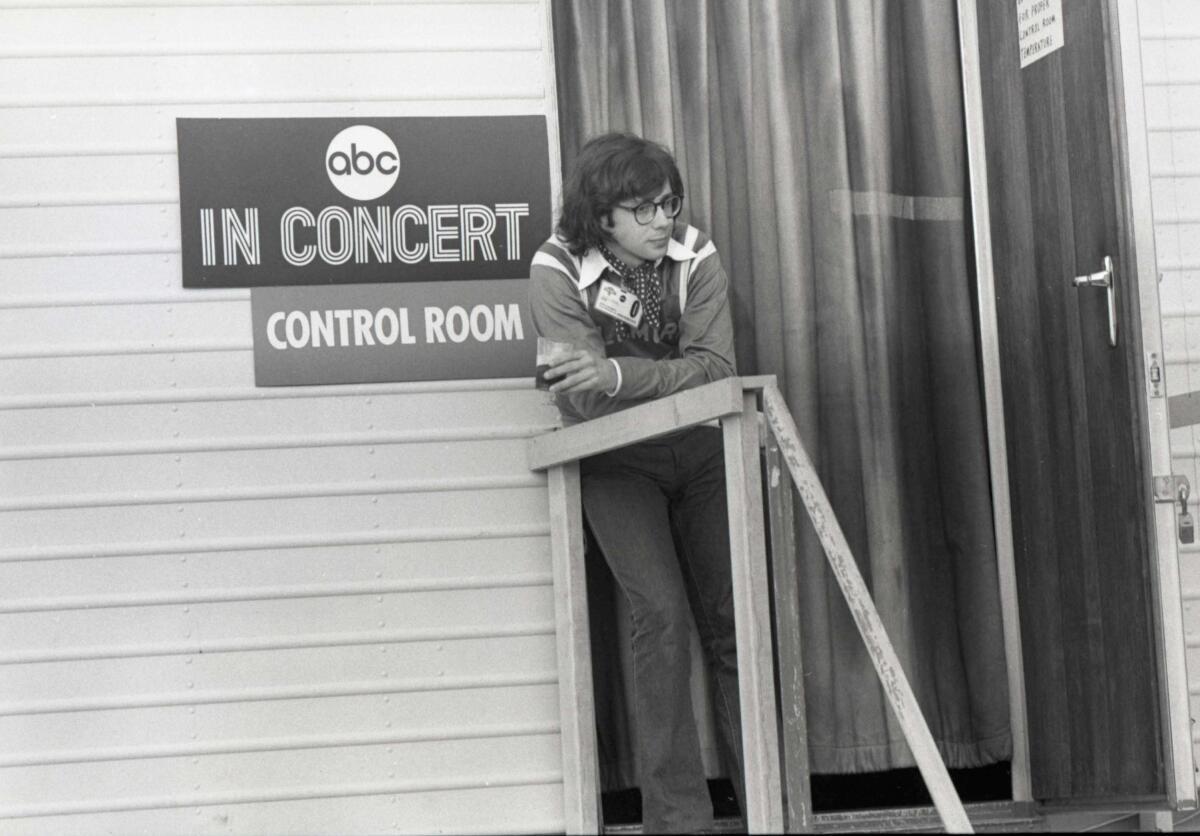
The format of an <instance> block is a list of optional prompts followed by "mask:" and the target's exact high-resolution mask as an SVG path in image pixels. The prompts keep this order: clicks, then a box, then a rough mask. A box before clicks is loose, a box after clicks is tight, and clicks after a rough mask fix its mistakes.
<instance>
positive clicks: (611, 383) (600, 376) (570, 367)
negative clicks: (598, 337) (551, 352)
mask: <svg viewBox="0 0 1200 836" xmlns="http://www.w3.org/2000/svg"><path fill="white" fill-rule="evenodd" d="M556 378H561V379H559V380H556ZM546 379H547V380H554V381H555V382H554V383H552V384H551V386H550V391H551V392H553V393H555V394H557V395H562V394H569V393H572V392H611V391H612V390H613V389H615V388H616V386H617V371H616V369H614V368H613V364H612V363H610V362H608V358H607V357H602V356H601V355H599V354H596V353H595V352H592V351H588V350H587V349H586V348H580V349H576V350H575V351H572V352H570V353H568V354H563V355H561V356H559V357H556V358H555V359H554V362H553V363H552V364H551V365H550V368H549V369H547V370H546Z"/></svg>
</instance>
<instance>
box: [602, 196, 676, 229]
mask: <svg viewBox="0 0 1200 836" xmlns="http://www.w3.org/2000/svg"><path fill="white" fill-rule="evenodd" d="M617 206H619V207H620V208H622V209H624V210H625V211H626V212H632V213H633V219H634V220H635V221H637V222H638V223H640V224H641V225H642V226H645V225H646V224H648V223H650V222H651V221H652V220H654V216H655V215H656V214H658V210H659V208H660V207H661V208H662V211H663V215H665V216H666V217H668V218H674V217H675V216H676V215H678V214H679V212H680V210H682V209H683V198H682V197H680V196H679V195H677V194H669V195H667V196H666V197H664V198H662V199H661V200H647V201H646V202H645V203H639V204H638V205H637V206H625V205H624V204H621V203H618V204H617Z"/></svg>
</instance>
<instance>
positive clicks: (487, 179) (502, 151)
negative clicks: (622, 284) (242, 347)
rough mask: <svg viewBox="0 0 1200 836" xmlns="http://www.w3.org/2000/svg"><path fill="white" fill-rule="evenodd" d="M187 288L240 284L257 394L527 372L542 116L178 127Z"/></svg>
mask: <svg viewBox="0 0 1200 836" xmlns="http://www.w3.org/2000/svg"><path fill="white" fill-rule="evenodd" d="M177 129H178V140H179V180H180V219H181V225H182V230H181V232H182V247H183V254H182V258H183V285H184V287H186V288H195V289H201V288H228V287H249V288H251V289H252V290H251V309H252V321H253V327H254V355H255V380H256V383H257V384H258V385H260V386H276V385H302V384H315V383H348V382H382V381H398V380H435V379H463V378H483V377H520V376H526V375H531V374H532V369H533V348H532V346H533V342H534V339H533V334H532V332H531V329H530V325H529V318H528V310H527V305H526V288H527V283H528V278H529V265H530V262H531V260H532V258H533V254H534V252H535V251H536V250H537V247H538V246H540V244H541V242H542V241H543V240H544V239H545V237H546V236H547V235H548V234H549V233H550V229H551V207H550V163H549V150H548V137H547V130H546V121H545V118H544V117H541V116H506V117H392V118H366V117H353V118H338V119H179V120H178V121H177Z"/></svg>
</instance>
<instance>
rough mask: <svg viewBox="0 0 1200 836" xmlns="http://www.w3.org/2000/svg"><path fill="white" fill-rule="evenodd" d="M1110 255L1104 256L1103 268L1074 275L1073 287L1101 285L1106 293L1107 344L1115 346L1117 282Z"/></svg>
mask: <svg viewBox="0 0 1200 836" xmlns="http://www.w3.org/2000/svg"><path fill="white" fill-rule="evenodd" d="M1115 269H1116V268H1115V267H1114V266H1113V260H1112V256H1108V255H1106V256H1104V269H1103V270H1099V271H1097V272H1095V273H1090V274H1088V275H1086V276H1076V277H1075V287H1102V288H1104V289H1105V292H1106V293H1107V294H1108V344H1109V345H1110V346H1112V347H1113V348H1116V347H1117V283H1116V281H1115V277H1114V276H1113V271H1114V270H1115Z"/></svg>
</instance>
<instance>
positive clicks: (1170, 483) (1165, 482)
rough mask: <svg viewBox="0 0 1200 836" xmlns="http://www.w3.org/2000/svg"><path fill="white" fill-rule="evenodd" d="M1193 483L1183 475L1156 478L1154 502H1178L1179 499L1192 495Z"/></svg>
mask: <svg viewBox="0 0 1200 836" xmlns="http://www.w3.org/2000/svg"><path fill="white" fill-rule="evenodd" d="M1191 489H1192V486H1191V483H1189V482H1188V478H1187V477H1186V476H1184V475H1183V474H1182V473H1172V474H1171V475H1170V476H1155V477H1154V501H1155V502H1178V501H1179V497H1180V496H1181V495H1182V496H1185V497H1186V496H1187V495H1188V494H1189V493H1191Z"/></svg>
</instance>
